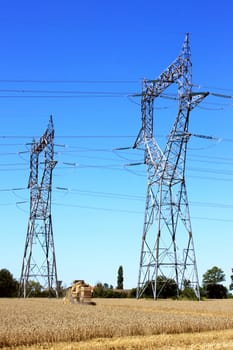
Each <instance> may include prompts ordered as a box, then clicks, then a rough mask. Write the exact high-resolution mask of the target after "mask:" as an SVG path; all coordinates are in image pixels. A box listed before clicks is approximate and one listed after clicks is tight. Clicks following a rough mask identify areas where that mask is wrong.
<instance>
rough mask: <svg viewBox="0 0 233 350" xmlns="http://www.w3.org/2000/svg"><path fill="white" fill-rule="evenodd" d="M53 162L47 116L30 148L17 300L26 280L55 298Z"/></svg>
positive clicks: (26, 289)
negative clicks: (42, 130)
mask: <svg viewBox="0 0 233 350" xmlns="http://www.w3.org/2000/svg"><path fill="white" fill-rule="evenodd" d="M41 155H43V159H42V160H41V161H40V156H41ZM53 158H54V126H53V119H52V116H50V119H49V124H48V127H47V129H46V131H45V133H44V134H43V136H41V138H40V139H39V141H37V142H36V141H35V140H33V142H32V145H31V152H30V177H29V183H28V188H29V189H30V216H29V221H28V229H27V236H26V243H25V248H24V255H23V264H22V270H21V277H20V284H19V296H20V297H24V298H25V297H27V296H29V294H30V288H29V281H30V280H33V281H36V282H39V283H40V285H41V286H42V288H43V290H46V291H47V292H48V293H49V294H50V295H54V294H55V295H56V296H58V281H57V268H56V258H55V248H54V239H53V228H52V215H51V193H52V172H53V169H54V167H55V166H56V163H57V162H56V161H55V160H54V159H53Z"/></svg>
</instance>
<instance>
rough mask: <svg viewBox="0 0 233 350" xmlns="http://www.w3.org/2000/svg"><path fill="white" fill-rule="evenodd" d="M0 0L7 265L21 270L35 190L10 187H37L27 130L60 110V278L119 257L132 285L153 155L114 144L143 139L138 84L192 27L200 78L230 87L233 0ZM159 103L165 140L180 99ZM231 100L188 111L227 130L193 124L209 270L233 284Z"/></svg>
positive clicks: (203, 261) (200, 242)
mask: <svg viewBox="0 0 233 350" xmlns="http://www.w3.org/2000/svg"><path fill="white" fill-rule="evenodd" d="M0 7H1V8H0V45H1V60H0V62H1V66H0V72H1V74H0V119H1V129H0V136H1V138H0V176H1V186H0V189H1V192H0V195H1V197H0V207H1V244H0V268H7V269H9V270H10V271H11V272H12V273H13V275H14V277H16V278H19V276H20V271H21V264H22V257H23V250H24V245H25V238H26V232H27V223H28V217H29V191H28V190H27V189H24V190H14V191H13V190H12V189H15V188H16V189H18V188H26V187H27V182H28V177H29V153H28V150H29V146H28V145H27V143H30V142H31V140H32V137H33V136H35V137H36V138H38V137H39V136H40V135H42V133H43V132H44V130H45V129H46V127H47V124H48V119H49V116H50V114H52V115H53V119H54V125H55V144H56V147H55V150H56V154H55V159H56V160H58V164H57V167H56V168H55V170H54V173H53V174H54V176H53V194H52V201H53V204H52V218H53V230H54V238H55V247H56V258H57V269H58V278H59V279H61V280H62V281H63V283H64V284H66V285H69V284H70V282H71V281H72V280H73V279H79V278H83V279H85V280H86V281H87V282H89V283H91V284H95V283H96V282H98V281H101V282H103V283H104V282H106V283H109V284H112V285H114V286H115V285H116V283H117V281H116V280H117V270H118V267H119V265H122V266H123V269H124V279H125V280H124V286H125V287H126V288H131V287H135V286H136V285H137V277H138V267H139V254H140V248H141V235H142V227H143V219H144V206H145V194H146V182H147V179H146V168H143V167H133V168H132V167H131V168H129V167H127V166H125V165H126V164H128V163H132V162H136V161H140V160H141V159H142V155H141V154H140V153H136V152H135V153H134V152H133V151H121V152H119V151H114V149H115V148H117V147H124V146H130V145H132V144H133V142H134V140H135V138H136V136H137V134H138V132H139V129H140V123H141V114H140V100H139V99H138V98H132V97H129V96H128V95H130V94H134V93H140V90H141V81H142V79H143V78H145V77H146V78H148V79H153V78H156V77H157V76H159V74H160V73H161V72H162V71H163V70H164V69H165V68H166V67H167V66H168V65H169V64H170V63H171V62H172V61H173V60H174V59H175V58H176V57H177V55H178V54H179V52H180V49H181V46H182V43H183V40H184V36H185V33H186V32H189V33H190V42H191V51H192V62H193V83H194V84H196V87H195V88H194V90H195V91H210V92H212V93H220V94H224V95H227V96H232V95H233V83H232V77H233V68H232V67H233V66H232V62H233V45H232V44H233V42H232V37H233V22H232V13H233V2H232V0H223V1H221V2H215V1H209V0H207V1H200V0H197V1H185V0H181V1H179V0H178V1H175V2H174V1H167V0H165V1H153V0H149V1H146V2H143V1H138V0H133V1H127V0H124V1H122V0H120V1H117V2H112V1H106V0H104V1H101V0H99V1H94V0H90V1H78V0H76V1H75V0H73V1H70V0H66V1H39V2H32V1H20V2H19V1H15V0H14V1H0ZM29 90H30V91H29ZM35 90H36V91H35ZM71 91H75V92H73V93H71ZM77 92H79V93H77ZM174 92H175V90H174V89H173V90H171V91H170V94H173V93H174ZM110 93H112V94H110ZM156 103H157V105H156V108H157V109H156V111H155V114H156V121H157V122H156V125H155V133H156V135H157V136H156V137H157V141H158V143H159V144H161V145H163V144H164V143H165V141H166V138H165V136H166V135H167V134H168V133H169V131H170V129H171V126H172V123H173V121H174V118H175V116H176V101H173V100H171V99H162V98H161V99H158V102H157V101H156ZM232 107H233V101H232V99H230V98H223V97H217V96H214V95H210V96H209V97H208V98H206V100H205V101H204V102H203V103H202V105H200V106H199V108H196V109H195V110H194V111H193V112H192V113H191V118H190V132H192V133H196V134H201V135H210V136H216V137H217V138H218V140H217V141H214V140H205V139H201V138H196V137H193V138H191V141H190V142H189V146H188V154H187V171H186V175H187V178H186V181H187V190H188V197H189V201H190V211H191V218H192V228H193V235H194V242H195V248H196V256H197V263H198V270H199V277H200V280H201V278H202V275H203V273H204V272H205V271H206V270H207V269H209V268H211V267H212V266H214V265H217V266H219V267H220V268H222V269H223V271H224V272H225V274H226V275H227V277H228V280H227V284H229V275H230V274H231V268H232V267H233V261H232V234H233V215H232V213H233V186H232V183H233V147H232V146H233V113H232V112H233V108H232ZM23 152H25V153H23ZM64 163H65V164H64ZM67 163H70V164H71V163H73V164H74V163H75V164H76V165H75V166H74V165H73V166H72V165H67ZM57 187H63V188H67V189H68V190H67V191H65V190H59V189H57ZM6 189H9V191H3V190H6Z"/></svg>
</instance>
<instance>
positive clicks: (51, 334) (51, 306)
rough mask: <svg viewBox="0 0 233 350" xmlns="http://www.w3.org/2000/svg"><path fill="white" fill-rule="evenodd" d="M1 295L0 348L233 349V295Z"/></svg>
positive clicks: (104, 349)
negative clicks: (70, 300) (76, 300)
mask: <svg viewBox="0 0 233 350" xmlns="http://www.w3.org/2000/svg"><path fill="white" fill-rule="evenodd" d="M96 303H97V305H96V306H87V305H73V304H64V303H63V301H62V300H55V299H26V300H22V299H0V348H3V349H5V348H8V349H9V347H11V348H14V349H18V350H19V349H23V348H25V346H26V348H27V349H51V350H52V349H53V350H61V349H66V350H75V349H82V350H87V349H88V350H89V349H95V350H97V349H98V350H100V349H101V350H106V349H111V350H119V349H134V350H142V349H147V350H149V349H164V350H165V349H166V350H167V349H233V300H209V301H201V302H195V301H172V300H159V301H152V300H134V299H97V300H96Z"/></svg>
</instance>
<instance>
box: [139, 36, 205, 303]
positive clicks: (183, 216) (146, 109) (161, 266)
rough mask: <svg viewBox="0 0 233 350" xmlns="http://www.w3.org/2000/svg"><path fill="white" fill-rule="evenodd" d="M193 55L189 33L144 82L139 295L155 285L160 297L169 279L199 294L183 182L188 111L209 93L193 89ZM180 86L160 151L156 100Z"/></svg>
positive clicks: (142, 101) (141, 131)
mask: <svg viewBox="0 0 233 350" xmlns="http://www.w3.org/2000/svg"><path fill="white" fill-rule="evenodd" d="M191 68H192V64H191V54H190V46H189V35H188V34H186V36H185V40H184V44H183V47H182V51H181V54H180V55H179V56H178V57H177V59H176V60H175V61H174V62H173V63H172V64H171V65H170V66H169V67H168V68H167V69H166V70H165V71H164V72H163V73H162V74H161V75H160V76H159V77H158V79H156V80H144V81H143V89H142V95H141V96H142V97H141V112H142V127H141V130H140V132H139V135H138V137H137V139H136V141H135V144H134V148H139V147H141V145H143V146H144V163H145V164H146V165H147V174H148V188H147V197H146V208H145V217H144V226H143V235H142V247H141V255H140V266H139V276H138V286H137V298H140V297H141V296H142V295H143V294H144V293H145V291H146V289H147V288H148V286H151V288H152V291H153V296H154V299H157V298H158V297H159V296H160V294H161V293H162V291H163V289H164V288H165V286H166V283H167V282H168V281H169V280H170V281H171V280H173V281H175V285H176V290H177V295H179V291H180V290H182V289H184V287H185V286H189V287H191V288H193V289H194V292H195V294H196V296H197V298H198V299H199V298H200V292H199V281H198V271H197V264H196V257H195V250H194V243H193V235H192V229H191V221H190V214H189V205H188V198H187V192H186V184H185V163H186V150H187V142H188V140H189V138H190V136H191V134H190V133H189V132H188V124H189V114H190V111H191V110H192V109H193V108H194V107H196V106H197V105H198V104H199V103H200V102H201V101H202V100H203V99H204V98H205V97H206V96H207V95H208V93H193V92H192V72H191ZM173 83H177V84H178V113H177V116H176V119H175V122H174V125H173V127H172V130H171V132H170V134H169V137H168V141H167V143H166V146H165V150H164V151H162V150H161V149H160V147H159V145H158V144H157V142H156V140H155V137H154V134H153V124H154V120H153V117H154V116H153V113H154V100H155V98H156V97H158V96H160V95H161V93H163V91H164V90H165V89H166V88H168V87H169V86H170V85H171V84H173Z"/></svg>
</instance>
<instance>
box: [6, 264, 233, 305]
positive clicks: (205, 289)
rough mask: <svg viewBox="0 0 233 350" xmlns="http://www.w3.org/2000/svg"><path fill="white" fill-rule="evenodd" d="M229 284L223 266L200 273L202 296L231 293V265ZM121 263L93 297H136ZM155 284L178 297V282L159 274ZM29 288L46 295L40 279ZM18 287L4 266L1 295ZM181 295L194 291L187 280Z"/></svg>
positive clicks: (12, 293) (15, 292)
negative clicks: (111, 282) (114, 275)
mask: <svg viewBox="0 0 233 350" xmlns="http://www.w3.org/2000/svg"><path fill="white" fill-rule="evenodd" d="M230 278H231V284H230V286H229V289H227V288H226V287H225V286H224V285H223V284H222V283H223V282H224V281H225V279H226V276H225V273H224V272H223V270H222V269H221V268H219V267H217V266H213V267H212V268H210V269H209V270H207V271H206V272H205V273H204V275H203V277H202V286H201V287H200V292H201V297H202V298H208V299H223V298H227V297H232V295H231V294H230V293H229V292H230V291H232V290H233V269H232V275H231V276H230ZM123 281H124V277H123V267H122V266H120V267H119V269H118V274H117V285H116V288H114V287H113V286H112V285H108V284H107V283H101V282H99V283H97V285H96V286H95V287H94V294H93V296H94V297H100V298H101V297H102V298H126V297H135V296H136V288H132V289H130V290H125V289H124V288H123ZM156 285H157V288H158V290H160V289H161V286H162V285H163V288H162V292H161V294H160V295H159V297H160V298H176V297H177V285H176V282H175V280H173V279H170V278H166V277H164V276H158V279H157V283H156ZM27 288H28V292H29V293H27V294H29V296H30V297H48V296H49V295H48V292H47V291H46V290H43V288H42V286H41V285H40V283H39V282H36V281H29V282H28V286H27ZM18 289H19V283H18V281H17V280H16V279H15V278H14V277H13V275H12V273H11V272H10V271H9V270H7V269H5V268H4V269H1V270H0V297H7V298H10V297H17V295H18ZM59 290H60V295H62V294H63V295H64V293H65V289H63V288H62V283H61V281H59ZM179 295H180V298H186V299H195V298H196V297H195V293H194V291H193V289H192V288H191V287H190V283H189V281H186V282H185V285H184V289H183V290H181V291H180V293H179ZM144 297H147V298H150V297H153V292H152V288H151V283H148V287H147V288H146V290H145V293H144Z"/></svg>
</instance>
